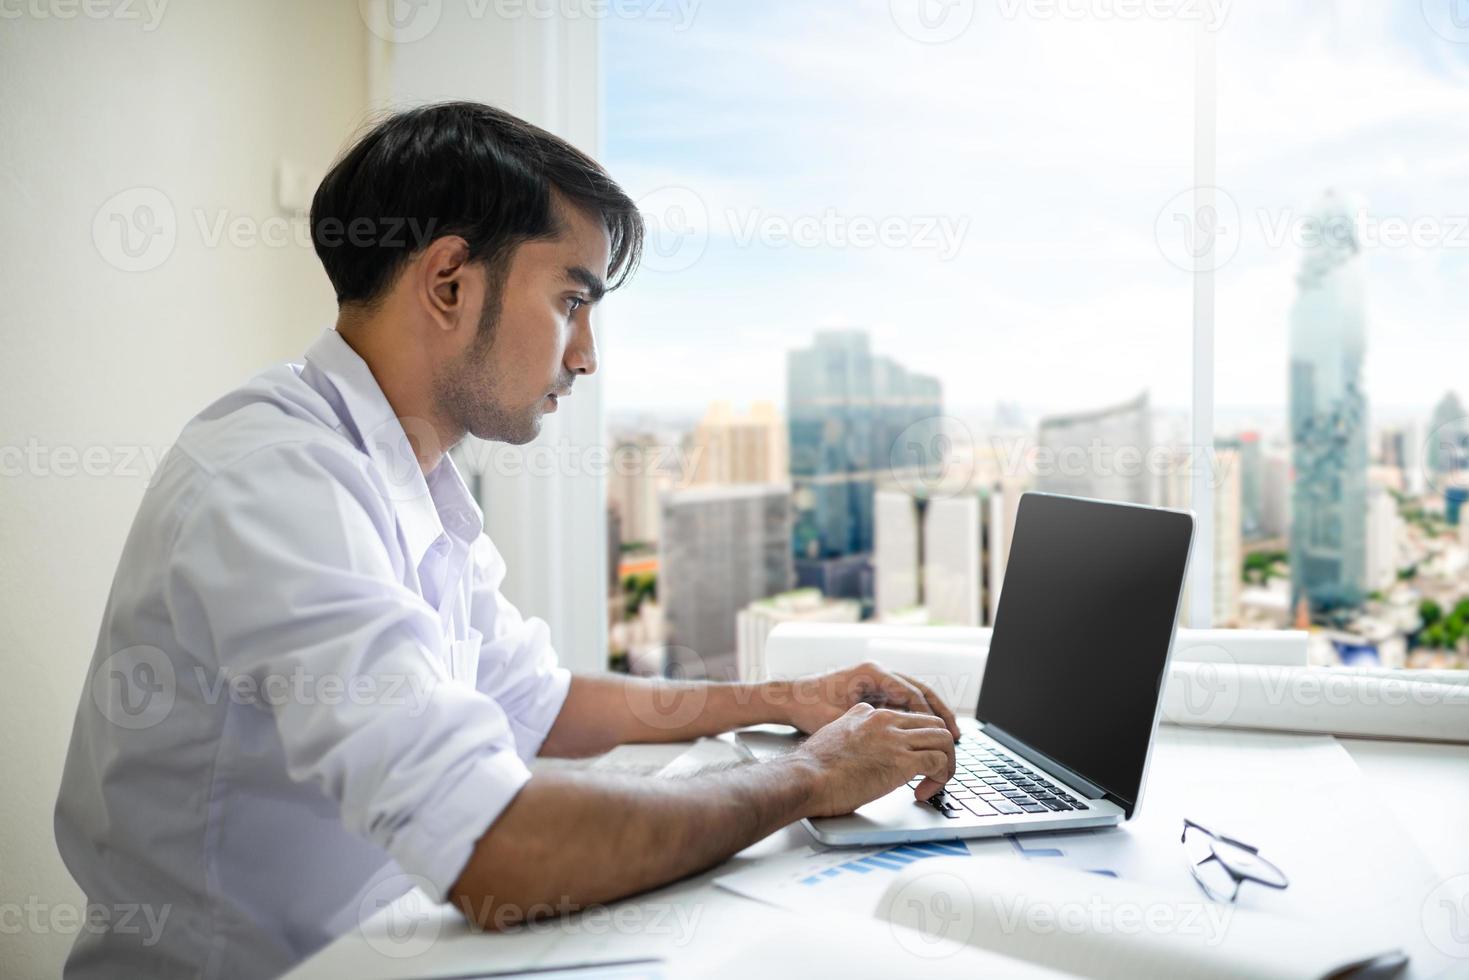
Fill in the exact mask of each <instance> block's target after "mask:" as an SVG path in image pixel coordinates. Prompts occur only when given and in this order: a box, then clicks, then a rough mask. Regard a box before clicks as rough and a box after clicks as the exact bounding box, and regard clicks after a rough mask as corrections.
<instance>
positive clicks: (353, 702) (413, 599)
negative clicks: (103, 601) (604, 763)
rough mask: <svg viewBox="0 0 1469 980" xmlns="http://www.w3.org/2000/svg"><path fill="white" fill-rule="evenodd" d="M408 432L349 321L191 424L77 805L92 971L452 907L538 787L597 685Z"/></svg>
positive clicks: (286, 958) (141, 538)
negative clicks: (580, 678) (457, 883)
mask: <svg viewBox="0 0 1469 980" xmlns="http://www.w3.org/2000/svg"><path fill="white" fill-rule="evenodd" d="M405 429H407V430H408V431H409V432H414V433H415V434H417V430H420V429H422V431H427V430H426V428H423V427H421V426H419V425H417V424H416V423H414V422H412V421H404V422H400V421H399V420H398V419H397V418H396V417H395V416H394V413H393V409H392V407H391V406H390V405H389V404H388V401H387V399H386V398H385V397H384V396H383V393H382V390H381V389H380V388H379V387H378V385H377V382H376V381H375V380H374V378H373V375H372V372H371V371H370V370H369V369H368V367H367V364H366V363H365V362H364V361H363V360H362V359H361V358H360V357H358V356H357V354H356V353H355V352H354V351H353V350H352V349H351V347H349V346H348V345H347V343H346V341H344V340H343V339H342V338H341V337H340V336H339V335H338V334H337V333H336V331H334V330H328V331H327V332H326V333H325V334H324V335H323V336H322V337H321V339H320V340H318V341H317V342H316V343H315V344H314V345H312V347H311V349H310V350H309V351H308V352H307V354H306V358H305V363H304V364H301V365H296V364H292V365H283V366H281V367H279V368H275V369H273V370H270V371H267V372H265V373H263V374H261V375H259V376H258V377H256V378H255V379H254V380H252V381H251V382H249V383H248V384H246V385H245V386H244V387H242V388H240V389H238V390H236V391H234V392H232V393H230V394H228V395H226V396H225V397H223V398H221V399H220V400H219V401H217V402H215V403H214V404H213V405H211V406H210V407H208V408H206V409H205V410H204V411H203V412H201V413H200V414H199V415H198V416H197V417H196V418H195V419H193V420H192V421H191V422H190V423H189V425H188V426H187V427H186V428H185V429H184V431H183V433H182V434H181V435H180V436H179V439H178V442H177V443H176V444H175V446H174V447H173V449H172V450H171V452H170V454H169V455H168V457H167V458H166V460H165V462H164V464H163V466H162V467H161V468H160V470H159V473H158V475H157V477H156V478H155V481H154V483H153V484H152V485H151V486H150V487H149V489H148V491H147V493H146V494H145V495H144V498H143V502H142V505H141V507H140V509H139V511H138V515H137V518H136V520H135V521H134V523H133V527H132V531H131V532H130V534H129V535H128V539H127V543H126V545H125V547H124V549H123V553H122V558H121V561H120V562H119V564H118V570H117V575H116V578H115V580H114V582H113V586H112V592H111V595H110V596H109V598H108V602H107V609H106V612H105V614H104V616H103V620H102V628H101V633H100V635H99V638H98V641H97V649H96V653H95V655H94V657H93V660H92V666H91V668H90V672H89V676H88V682H87V687H86V690H85V691H84V692H83V695H82V700H81V705H80V707H79V709H78V712H77V716H76V724H75V729H74V731H73V734H72V740H71V747H70V751H69V753H68V756H67V761H66V769H65V774H64V776H63V779H62V785H61V793H60V798H59V800H58V803H57V807H56V839H57V843H58V845H59V847H60V850H61V854H62V857H63V858H64V860H65V861H66V865H67V867H68V868H69V869H70V870H71V873H72V875H73V877H75V878H76V880H77V882H78V883H79V884H80V885H81V887H82V889H83V890H84V891H85V892H86V894H87V900H88V904H89V908H100V911H99V912H97V913H96V919H95V920H94V921H93V922H92V924H91V925H89V926H85V927H84V928H83V929H82V931H81V933H80V934H79V936H78V939H77V941H76V944H75V946H74V947H73V950H72V954H71V957H70V959H69V961H68V962H67V966H66V976H67V977H76V978H81V977H109V978H110V977H123V976H138V977H148V978H151V980H163V978H169V977H198V976H203V977H264V976H274V975H276V974H279V973H280V972H282V971H284V970H286V969H287V968H289V967H290V966H291V965H293V964H294V963H296V962H298V961H299V960H301V959H302V958H304V957H305V956H307V955H308V954H309V953H311V952H312V951H314V950H316V949H318V948H319V947H321V946H322V945H324V944H326V943H327V942H329V941H330V940H332V939H333V938H335V937H336V936H338V935H340V934H342V933H344V932H347V931H349V930H350V929H352V928H355V926H356V925H357V923H358V921H359V919H361V918H365V917H366V916H367V915H370V914H372V913H373V912H375V911H376V910H377V908H378V907H380V906H381V904H382V903H384V902H385V901H388V900H391V899H392V898H394V897H396V896H397V895H400V894H402V893H403V892H406V891H407V890H409V889H410V888H411V887H413V886H414V885H418V886H420V887H422V888H424V889H425V890H427V891H428V893H429V894H430V895H431V896H432V897H434V898H436V899H442V898H444V897H445V894H446V892H447V891H448V889H449V887H450V886H451V885H452V884H453V882H454V880H455V879H456V878H457V877H458V874H459V872H460V871H461V870H462V869H463V867H464V864H465V862H466V861H467V860H468V859H469V855H470V852H471V850H472V848H473V845H474V842H475V841H476V840H477V839H478V838H479V837H480V836H481V835H482V834H483V832H484V830H485V828H486V827H488V826H489V825H490V824H491V823H492V822H493V821H494V820H495V819H496V817H497V816H498V815H499V814H500V812H501V811H502V810H503V809H504V808H505V807H506V805H508V804H509V802H510V800H511V799H512V798H513V797H514V796H515V794H516V793H517V792H518V791H519V790H520V788H521V786H522V785H524V784H525V782H526V780H528V779H529V778H530V773H529V770H528V769H527V763H528V762H529V761H530V760H531V759H532V758H533V757H534V756H535V755H536V753H537V751H538V750H539V748H540V745H541V743H542V741H543V740H544V739H545V737H546V733H547V731H548V730H549V729H550V727H551V725H552V723H553V722H554V721H555V719H556V716H557V714H558V712H559V711H560V710H561V706H562V704H563V703H564V701H565V698H566V692H567V689H568V686H569V684H570V676H569V674H568V673H567V672H566V671H565V670H564V669H562V668H559V667H557V666H556V659H555V655H554V653H553V651H552V649H551V645H550V642H549V638H548V636H547V630H546V626H545V624H544V623H543V622H541V621H540V620H537V619H523V618H522V617H521V615H520V614H519V613H518V612H517V611H516V609H515V608H514V607H513V606H512V605H511V604H510V603H509V602H507V601H506V599H505V598H504V596H502V595H501V594H500V591H499V586H500V583H501V582H502V580H503V579H504V575H505V564H504V561H503V560H502V559H501V557H500V555H499V553H498V552H497V551H496V550H495V548H494V546H493V545H492V544H491V542H490V540H489V539H488V538H487V537H485V536H484V534H483V533H482V531H483V515H482V514H481V513H480V510H479V508H478V507H477V506H476V504H475V502H474V499H473V497H472V496H471V495H470V493H469V491H468V490H467V488H466V487H465V485H464V482H463V480H462V479H461V478H460V476H459V473H458V471H457V470H456V469H455V467H454V464H453V462H452V461H451V460H450V459H449V458H448V457H447V456H445V457H444V459H443V462H442V463H440V464H439V466H438V467H437V468H436V469H435V470H434V471H433V472H432V473H430V474H429V475H428V477H427V478H426V479H425V477H424V475H423V473H422V472H421V470H420V469H419V467H418V465H417V463H416V461H415V459H414V457H413V454H412V452H411V447H410V446H409V443H408V441H407V439H406V438H405V432H404V430H405ZM127 909H133V911H132V912H131V913H129V912H128V911H127ZM125 925H126V928H124V926H125ZM410 972H411V971H410Z"/></svg>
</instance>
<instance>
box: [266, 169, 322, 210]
mask: <svg viewBox="0 0 1469 980" xmlns="http://www.w3.org/2000/svg"><path fill="white" fill-rule="evenodd" d="M322 176H323V174H321V173H320V172H318V171H316V170H308V169H307V168H305V167H302V166H300V165H298V164H295V163H292V162H291V161H290V160H286V159H281V160H280V161H278V162H277V163H276V166H275V203H276V206H277V207H279V208H280V209H281V210H282V211H287V212H291V213H295V212H297V211H306V210H309V209H310V207H311V198H312V197H313V196H314V195H315V194H316V188H317V186H318V185H320V184H321V178H322Z"/></svg>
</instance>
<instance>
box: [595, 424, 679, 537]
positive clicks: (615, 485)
mask: <svg viewBox="0 0 1469 980" xmlns="http://www.w3.org/2000/svg"><path fill="white" fill-rule="evenodd" d="M670 455H671V454H670V453H668V452H667V451H666V450H665V448H664V447H663V446H661V445H660V443H659V440H658V439H657V438H656V437H655V436H652V435H638V436H632V437H624V438H621V439H618V440H617V441H616V442H615V443H614V446H613V452H612V463H611V466H610V467H609V469H608V473H607V501H608V503H609V505H610V506H611V507H612V509H613V510H615V511H616V512H617V517H618V520H619V522H620V525H621V526H620V540H621V541H622V542H623V543H624V544H629V545H646V546H651V545H653V544H656V543H657V541H658V539H659V536H660V535H659V521H660V513H659V497H660V496H661V495H662V494H663V493H664V492H665V491H667V490H669V489H671V488H672V487H673V485H674V479H675V475H674V474H673V473H671V472H669V471H668V470H667V460H668V458H669V457H670Z"/></svg>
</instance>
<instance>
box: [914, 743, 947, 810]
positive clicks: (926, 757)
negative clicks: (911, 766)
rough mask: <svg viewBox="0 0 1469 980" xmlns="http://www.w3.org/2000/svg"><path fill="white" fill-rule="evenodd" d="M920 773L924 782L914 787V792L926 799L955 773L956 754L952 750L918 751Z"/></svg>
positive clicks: (920, 797) (942, 786)
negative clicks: (945, 751) (947, 751)
mask: <svg viewBox="0 0 1469 980" xmlns="http://www.w3.org/2000/svg"><path fill="white" fill-rule="evenodd" d="M917 756H918V758H917V761H918V775H921V776H923V782H921V783H919V784H918V785H917V786H916V787H915V788H914V793H915V794H916V795H917V797H918V798H919V799H920V800H926V799H928V798H929V797H931V796H933V794H935V793H937V792H938V791H939V790H941V789H943V788H944V784H945V783H947V782H948V781H949V779H950V778H952V777H953V775H954V755H953V753H952V752H949V753H947V754H946V753H943V752H937V751H934V750H928V751H924V752H919V753H917Z"/></svg>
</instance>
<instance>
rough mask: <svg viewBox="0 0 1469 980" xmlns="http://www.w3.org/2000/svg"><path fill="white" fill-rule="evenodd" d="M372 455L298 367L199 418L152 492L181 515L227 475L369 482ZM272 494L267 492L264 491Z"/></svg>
mask: <svg viewBox="0 0 1469 980" xmlns="http://www.w3.org/2000/svg"><path fill="white" fill-rule="evenodd" d="M366 464H367V455H366V454H365V453H364V452H363V450H362V448H361V447H360V446H358V445H357V443H356V441H355V437H354V436H353V435H352V434H351V432H350V430H349V429H348V427H347V424H346V423H345V422H344V420H343V419H342V418H341V416H340V415H339V414H338V411H337V409H336V408H335V407H334V406H333V404H332V403H331V402H330V401H328V400H327V399H326V398H325V397H324V396H323V395H321V394H320V393H319V392H317V391H316V390H315V389H313V388H312V387H311V385H309V384H307V383H306V381H305V380H304V379H303V378H302V376H301V368H300V366H299V365H296V364H282V365H278V366H276V367H273V368H270V369H268V370H266V371H263V372H261V373H260V374H258V375H256V376H255V377H253V378H251V379H250V380H249V381H247V382H246V383H245V384H243V385H241V386H239V387H238V388H235V389H234V390H232V391H230V392H228V393H226V394H225V395H223V396H221V397H220V398H218V399H216V400H215V401H214V402H212V403H211V404H210V405H209V406H208V407H206V408H205V409H204V410H203V411H201V412H200V413H199V414H197V415H195V416H194V417H193V418H192V419H190V420H189V422H188V423H187V424H186V425H185V426H184V428H183V430H182V431H181V432H180V433H179V437H178V439H177V441H176V442H175V443H174V445H173V447H172V448H171V449H170V450H169V452H168V454H167V456H166V457H165V459H164V461H163V465H162V467H161V468H160V471H159V473H158V475H157V477H156V478H155V480H154V482H153V485H152V486H151V487H150V488H149V489H150V493H149V496H150V497H152V498H154V502H155V503H157V504H161V505H163V506H165V507H167V508H169V509H170V510H175V511H178V510H184V509H188V508H190V507H191V506H192V504H193V502H194V501H195V500H196V499H197V498H198V497H199V496H200V495H201V494H202V492H203V491H204V490H205V489H206V488H207V487H209V486H210V485H211V484H214V483H217V482H219V478H220V477H221V475H225V474H228V475H229V477H230V478H231V481H232V482H235V483H238V482H240V481H249V480H251V479H252V478H253V477H259V478H260V479H263V480H266V481H268V484H269V485H276V486H279V485H280V484H282V482H283V481H287V480H288V478H289V477H291V476H292V475H295V476H310V475H314V474H319V473H322V472H327V473H332V474H335V475H336V476H338V477H350V478H353V479H369V478H370V477H369V474H368V469H367V465H366ZM267 488H268V487H267Z"/></svg>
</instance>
